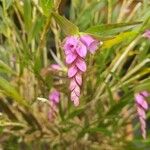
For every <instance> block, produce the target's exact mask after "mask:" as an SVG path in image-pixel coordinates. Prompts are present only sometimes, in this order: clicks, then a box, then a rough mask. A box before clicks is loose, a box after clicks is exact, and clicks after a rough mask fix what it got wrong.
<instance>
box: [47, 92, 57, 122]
mask: <svg viewBox="0 0 150 150" xmlns="http://www.w3.org/2000/svg"><path fill="white" fill-rule="evenodd" d="M49 101H50V106H51V110H50V111H49V112H48V118H49V120H52V119H53V118H54V116H55V114H56V112H57V104H58V103H59V102H60V92H59V91H57V90H54V91H52V92H51V93H50V94H49Z"/></svg>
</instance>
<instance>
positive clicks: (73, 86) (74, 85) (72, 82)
mask: <svg viewBox="0 0 150 150" xmlns="http://www.w3.org/2000/svg"><path fill="white" fill-rule="evenodd" d="M76 86H78V85H77V83H76V81H75V79H74V78H73V79H71V81H70V86H69V90H70V91H72V90H73V89H74V88H75V87H76Z"/></svg>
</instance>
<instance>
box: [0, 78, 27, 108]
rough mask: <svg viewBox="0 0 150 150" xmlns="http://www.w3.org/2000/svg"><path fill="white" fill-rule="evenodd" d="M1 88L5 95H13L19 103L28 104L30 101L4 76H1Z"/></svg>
mask: <svg viewBox="0 0 150 150" xmlns="http://www.w3.org/2000/svg"><path fill="white" fill-rule="evenodd" d="M0 89H2V90H3V91H4V94H5V95H7V96H9V97H11V98H12V99H13V100H14V101H16V102H17V103H19V104H21V105H24V106H28V103H27V102H26V101H25V100H24V99H23V98H22V97H21V95H20V94H19V93H18V92H17V90H16V89H15V88H14V87H13V86H12V85H11V84H10V83H9V82H8V81H7V80H5V79H4V78H2V77H0Z"/></svg>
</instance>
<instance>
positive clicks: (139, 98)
mask: <svg viewBox="0 0 150 150" xmlns="http://www.w3.org/2000/svg"><path fill="white" fill-rule="evenodd" d="M135 99H136V102H137V103H138V104H139V105H141V106H142V107H143V108H144V109H146V110H147V109H148V104H147V102H146V100H145V99H144V97H143V96H142V95H140V94H139V93H138V94H135Z"/></svg>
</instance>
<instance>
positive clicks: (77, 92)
mask: <svg viewBox="0 0 150 150" xmlns="http://www.w3.org/2000/svg"><path fill="white" fill-rule="evenodd" d="M73 91H74V92H75V93H76V95H77V96H78V97H79V96H80V87H79V86H78V85H77V86H76V87H75V89H74V90H73Z"/></svg>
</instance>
